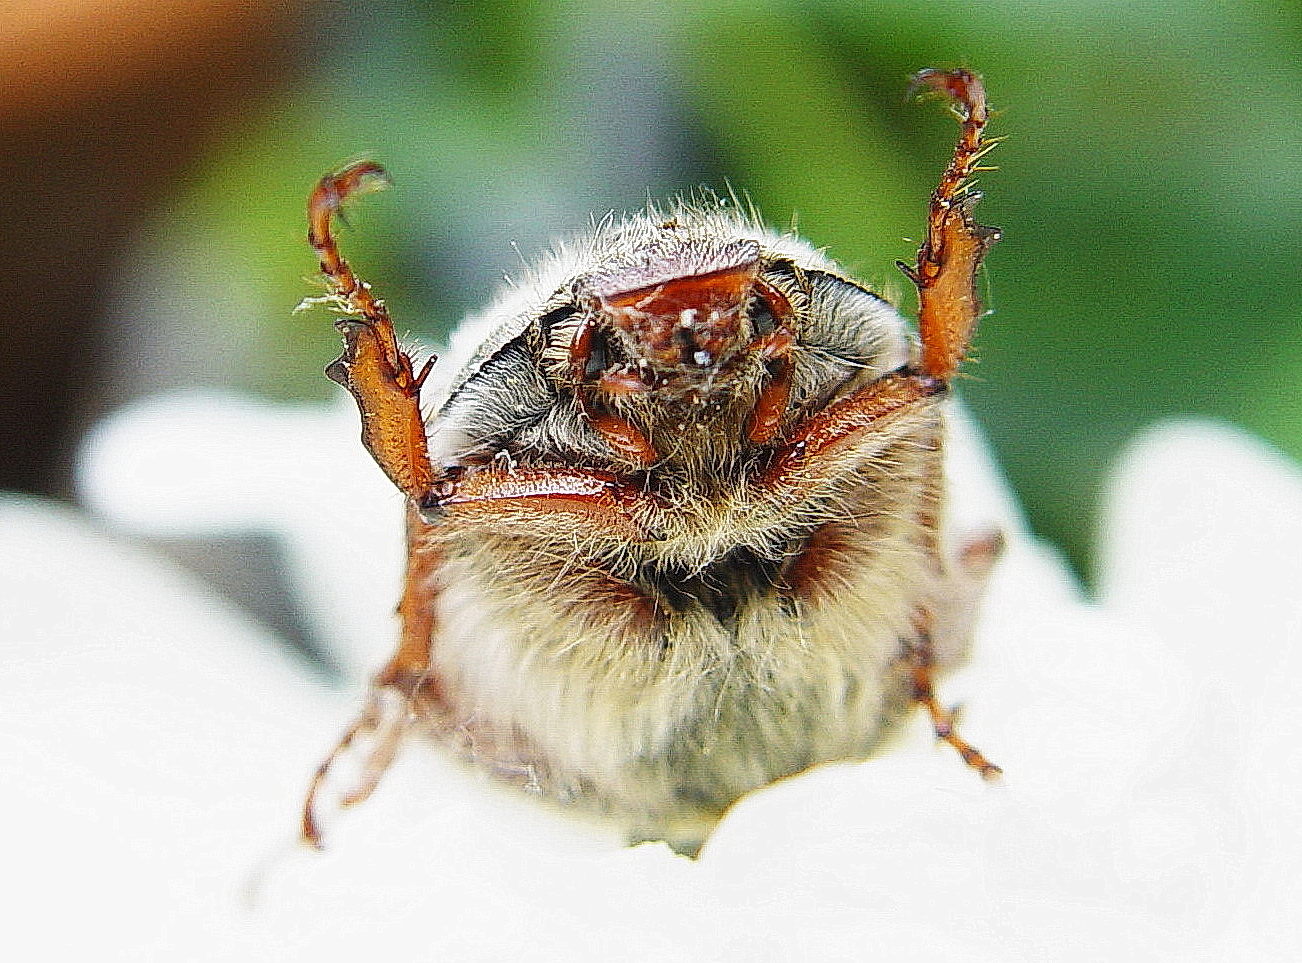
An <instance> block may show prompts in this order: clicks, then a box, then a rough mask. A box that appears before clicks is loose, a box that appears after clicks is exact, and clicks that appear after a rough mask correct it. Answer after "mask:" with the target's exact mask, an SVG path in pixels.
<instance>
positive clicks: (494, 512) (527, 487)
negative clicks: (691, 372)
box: [420, 467, 664, 542]
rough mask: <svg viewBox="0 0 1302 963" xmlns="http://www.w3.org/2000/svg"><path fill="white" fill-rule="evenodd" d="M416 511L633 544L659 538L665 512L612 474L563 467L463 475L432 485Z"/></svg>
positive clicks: (510, 527) (646, 494)
mask: <svg viewBox="0 0 1302 963" xmlns="http://www.w3.org/2000/svg"><path fill="white" fill-rule="evenodd" d="M420 508H421V511H422V513H423V514H424V515H425V516H426V517H427V518H438V517H447V518H449V519H455V518H473V519H474V520H475V524H476V525H479V526H484V525H487V526H490V527H492V526H496V527H501V528H506V529H513V530H519V531H523V532H524V533H538V532H544V531H548V530H549V529H554V530H555V532H556V533H557V534H562V535H573V534H574V533H575V532H576V531H580V532H584V533H591V534H596V535H599V536H604V537H610V538H615V539H618V540H621V541H635V542H646V541H653V540H655V539H656V538H658V537H659V533H660V530H661V528H662V519H663V513H664V507H663V506H662V505H661V504H660V503H659V501H658V500H656V499H655V498H654V497H653V496H651V495H649V494H648V493H646V492H644V491H642V490H641V489H640V488H638V487H636V486H635V485H632V484H630V483H628V482H623V481H620V480H619V479H618V478H617V477H616V476H615V475H612V474H609V473H607V472H600V471H597V470H595V469H583V468H562V467H541V468H519V469H516V470H514V471H508V472H498V471H492V470H487V469H484V470H479V471H475V472H467V473H465V474H463V475H460V476H459V477H456V478H453V479H449V480H447V481H444V482H441V483H440V484H438V485H436V486H435V491H434V492H433V493H432V494H431V495H430V497H429V498H427V499H426V500H425V501H423V502H422V503H421V505H420ZM576 525H578V526H580V527H579V528H576Z"/></svg>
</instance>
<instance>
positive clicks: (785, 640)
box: [431, 444, 971, 851]
mask: <svg viewBox="0 0 1302 963" xmlns="http://www.w3.org/2000/svg"><path fill="white" fill-rule="evenodd" d="M939 457H940V453H939V450H938V448H936V447H934V446H932V445H923V444H905V445H901V446H899V447H897V448H896V449H895V450H893V451H892V452H890V464H889V470H885V469H884V468H883V470H882V471H881V474H880V475H877V474H876V473H875V472H874V471H873V466H862V465H861V466H860V470H859V471H858V472H855V473H853V478H854V480H855V484H854V485H852V486H851V487H849V488H846V489H842V490H839V491H838V493H837V498H836V501H837V507H838V513H839V514H838V516H837V520H836V521H829V522H828V523H827V524H829V525H834V526H836V528H837V532H836V538H835V539H834V542H835V544H834V545H833V546H832V547H830V548H828V547H826V546H823V547H821V548H818V549H817V550H818V551H822V552H824V553H825V554H826V555H827V557H826V558H824V559H822V560H821V562H820V568H819V570H818V574H817V577H816V578H815V579H814V580H813V581H812V582H810V583H809V584H806V585H803V586H800V587H798V588H797V589H791V588H775V589H774V590H773V591H770V592H766V593H765V592H761V593H757V594H755V595H753V596H748V597H746V598H744V599H742V600H741V601H740V602H739V603H738V605H737V607H736V609H735V611H733V612H731V613H729V614H728V616H727V617H726V618H720V616H719V613H718V612H717V611H714V610H712V609H711V608H710V606H708V605H707V604H693V602H692V601H691V599H690V598H689V599H688V600H687V601H686V602H684V600H683V599H681V598H679V599H674V600H673V601H672V604H671V603H670V601H668V600H667V599H666V598H665V597H656V592H655V591H654V589H652V590H649V591H648V590H645V589H635V588H633V587H632V586H630V584H628V582H626V581H624V580H622V579H620V578H616V577H615V576H614V575H613V574H612V573H611V571H610V568H609V566H608V565H604V564H602V563H601V562H600V561H595V560H591V559H588V560H585V558H584V556H583V555H581V554H580V553H576V552H574V551H573V546H566V545H564V544H556V543H552V542H545V543H543V542H539V543H530V542H528V541H525V540H521V539H519V538H514V537H510V538H508V537H500V538H493V537H486V536H484V535H483V534H482V533H477V532H466V533H464V534H461V535H458V534H456V533H450V534H448V535H447V536H446V541H445V542H444V545H443V551H444V561H443V563H442V565H441V567H440V569H439V571H438V573H437V575H436V579H437V585H436V591H437V598H438V624H437V627H436V629H435V634H434V638H433V639H432V650H431V670H432V674H433V676H434V677H435V678H436V679H437V681H438V687H439V692H440V696H441V699H442V703H443V705H442V710H443V712H442V713H441V718H440V719H439V722H438V726H437V728H438V729H439V734H440V736H442V737H443V738H447V739H450V740H451V741H452V742H453V743H454V744H458V745H459V746H460V748H461V750H462V751H463V752H464V753H466V754H467V755H468V756H469V758H471V759H472V760H473V761H475V762H477V763H479V764H482V765H485V766H488V767H489V768H491V769H492V770H493V771H495V772H496V773H498V774H499V775H504V776H507V777H509V778H513V779H515V780H516V781H518V782H520V783H523V784H525V785H528V786H530V787H533V788H536V789H538V790H540V791H542V792H545V793H548V794H550V795H553V796H555V797H557V798H559V799H565V800H573V801H578V802H581V803H584V802H586V803H589V804H591V805H593V806H594V807H595V808H598V809H600V810H602V811H605V812H607V813H609V814H612V815H614V816H616V817H619V818H622V819H623V820H624V821H625V822H626V824H627V826H628V828H629V830H630V832H631V833H632V834H634V835H635V836H639V837H646V838H667V839H669V840H670V842H671V844H673V845H675V846H677V847H678V848H680V849H683V850H686V851H690V850H692V849H693V848H694V847H695V846H697V845H699V843H700V841H701V840H702V839H703V838H704V836H705V834H706V833H707V832H708V829H709V827H710V826H711V825H712V824H713V822H714V821H715V820H717V818H718V817H719V815H720V814H721V813H722V812H723V811H724V810H725V809H726V807H727V806H728V805H730V804H731V803H732V802H734V801H735V800H736V799H737V798H738V797H740V796H741V795H744V794H745V793H747V792H749V791H751V790H753V789H756V788H759V787H761V786H764V785H766V784H768V783H770V782H772V781H773V780H775V779H778V778H781V777H783V776H786V775H790V774H793V773H796V772H800V771H801V770H804V769H806V768H808V767H810V766H812V765H816V764H818V763H822V762H829V761H836V760H845V759H860V758H863V757H865V756H866V755H868V754H869V753H870V752H871V751H872V750H873V749H874V747H875V746H876V745H877V744H878V743H879V742H880V741H881V739H882V738H883V736H884V734H885V732H886V730H887V729H888V727H889V726H890V724H891V722H892V721H893V720H895V719H896V718H898V717H899V715H900V714H901V713H902V712H903V711H904V710H905V709H906V708H907V707H908V706H909V704H910V701H911V689H910V681H909V677H908V673H907V671H906V670H905V669H904V668H903V666H902V665H901V664H900V659H901V656H902V654H903V653H904V650H905V646H906V645H907V644H908V643H909V642H910V641H912V640H913V639H915V638H916V636H917V631H918V619H919V614H920V613H921V612H927V611H932V610H933V609H934V608H935V606H936V601H937V600H938V599H946V598H954V597H955V594H954V591H953V587H952V586H951V585H950V584H949V583H950V582H951V581H952V576H950V575H948V574H947V572H946V567H945V566H944V564H943V561H942V560H941V559H940V558H938V557H937V553H936V549H935V543H934V532H933V531H931V530H930V529H929V527H928V525H927V519H928V510H929V506H930V505H931V503H932V501H934V497H935V495H936V492H935V491H934V490H933V486H932V485H929V484H928V483H927V482H926V481H925V480H924V479H926V478H938V477H939V472H938V470H936V465H935V462H936V461H937V460H938V459H939ZM901 460H904V461H907V462H910V463H911V464H907V465H902V464H901ZM878 467H881V466H878ZM888 478H889V479H890V480H889V481H884V479H888ZM831 517H832V515H831V513H829V518H831ZM711 537H713V538H717V537H718V536H717V534H715V535H713V536H711ZM813 544H814V543H813V542H811V545H813ZM813 550H815V549H812V548H811V551H813ZM959 594H961V595H963V596H964V597H966V596H968V595H970V594H971V593H959ZM970 615H971V612H970V609H969V608H967V607H965V610H964V611H962V612H958V611H947V612H945V613H944V616H945V617H944V618H943V619H941V620H940V624H939V626H938V627H940V628H942V630H943V632H944V634H945V635H946V636H947V637H946V638H944V639H937V640H936V642H937V643H938V644H937V649H938V651H942V652H945V653H946V654H947V661H953V660H955V659H957V658H961V657H962V654H963V653H964V652H965V650H966V646H967V636H968V635H969V634H970V623H971V618H970ZM941 668H944V666H941Z"/></svg>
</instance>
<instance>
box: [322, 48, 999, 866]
mask: <svg viewBox="0 0 1302 963" xmlns="http://www.w3.org/2000/svg"><path fill="white" fill-rule="evenodd" d="M915 85H916V86H918V87H922V88H927V89H930V90H933V91H939V92H941V93H943V94H945V95H947V96H948V97H949V98H950V100H951V101H952V103H953V104H954V106H955V111H956V113H957V115H958V118H959V122H960V127H961V133H960V137H959V141H958V144H957V146H956V148H955V151H954V156H953V159H952V161H951V162H950V164H949V167H948V168H947V169H946V171H945V173H944V175H943V177H942V178H941V182H940V185H939V187H937V189H936V191H935V192H934V194H933V195H932V199H931V205H930V209H929V214H928V221H927V231H926V236H925V239H924V240H923V243H922V247H921V249H920V250H919V252H918V257H917V262H916V264H914V265H912V266H904V265H901V267H903V268H904V271H905V273H906V274H907V275H908V277H909V278H910V280H912V281H913V283H914V284H915V285H916V287H917V289H918V297H919V309H918V327H919V333H920V344H919V343H916V342H915V341H914V340H913V339H912V337H911V336H910V335H909V334H908V332H907V329H906V328H905V325H904V322H903V320H902V318H901V317H900V315H899V314H898V313H897V312H896V311H895V309H894V308H893V307H891V306H890V305H889V304H888V303H886V302H885V301H883V300H882V299H880V298H879V297H877V296H876V295H874V294H873V293H871V292H870V291H868V290H866V289H865V288H863V287H861V286H860V285H858V284H856V283H855V282H853V281H850V280H848V279H846V278H845V277H844V276H843V275H842V274H841V272H840V271H839V269H838V268H837V267H836V266H835V264H833V263H832V262H831V261H829V260H828V259H827V258H826V257H824V256H823V255H822V254H820V253H819V252H817V251H816V250H815V249H813V248H812V247H810V246H809V245H808V244H806V243H805V242H803V241H801V240H799V239H798V238H795V237H791V236H788V235H777V234H774V233H772V232H770V231H768V230H767V229H765V228H764V227H763V226H761V225H759V224H757V223H755V222H754V221H753V220H752V219H750V218H747V217H743V216H741V215H739V214H738V213H736V212H735V211H734V210H732V209H730V208H728V207H726V206H724V205H721V204H717V203H714V202H708V203H699V202H698V203H686V202H682V203H679V204H677V205H676V206H674V207H673V208H672V209H670V210H667V211H659V210H655V209H652V210H649V211H647V212H644V213H640V214H636V215H632V216H630V217H627V218H625V219H624V220H622V221H609V222H606V223H604V224H602V225H601V226H600V227H598V228H597V229H596V230H595V232H594V233H593V234H592V235H590V236H588V237H585V238H582V239H580V240H578V241H576V242H573V243H572V244H570V245H567V246H565V247H562V248H559V249H558V250H557V251H556V252H555V254H554V255H553V256H552V258H551V259H550V260H548V261H547V262H545V263H544V264H542V265H541V266H540V267H539V268H538V270H537V271H536V273H535V274H534V275H533V276H532V277H531V278H529V279H528V280H527V281H526V282H524V283H523V284H521V285H519V286H517V287H516V288H515V289H513V290H511V291H509V292H507V293H506V294H505V295H504V296H503V297H502V298H501V299H500V300H499V301H498V302H497V303H496V304H495V305H494V306H493V307H492V308H490V309H489V311H487V312H486V313H485V314H484V315H483V316H481V317H478V318H474V319H471V320H470V321H468V322H467V323H466V324H465V325H464V326H463V328H462V330H461V332H460V333H459V334H458V335H457V337H456V338H455V339H454V342H453V346H452V349H453V353H454V355H459V357H458V358H456V361H457V363H455V364H453V365H451V366H445V365H440V366H439V367H438V369H436V372H435V374H436V377H435V378H431V379H429V380H430V384H429V385H428V386H427V385H426V383H425V382H426V379H427V376H428V375H430V373H431V366H430V364H429V363H426V364H425V365H424V367H422V368H421V369H420V370H419V372H418V371H417V370H416V369H415V366H414V365H413V363H412V361H411V358H410V356H409V355H408V354H407V353H406V352H405V351H404V349H403V348H402V346H401V345H400V344H399V343H398V341H397V339H396V338H395V336H394V331H393V325H392V323H391V321H390V319H389V317H388V314H387V311H386V310H385V307H384V304H383V302H382V301H379V300H377V299H376V298H374V297H372V295H371V293H370V289H369V288H368V286H367V285H366V284H364V283H362V282H360V281H359V280H358V279H357V278H356V276H355V275H354V274H353V273H352V271H351V270H350V268H349V266H348V265H347V263H346V262H345V261H344V260H343V258H342V257H340V255H339V253H338V250H337V248H336V244H335V238H334V235H333V233H332V230H331V226H332V219H333V217H334V216H335V214H336V213H337V212H338V210H339V207H340V205H341V204H342V203H343V201H344V200H345V199H347V198H348V197H349V196H350V195H353V194H356V193H358V192H360V191H362V190H365V189H369V188H371V187H374V186H378V185H380V184H381V183H383V182H384V180H385V175H384V173H383V171H382V170H381V169H380V168H379V167H378V166H376V165H374V164H370V163H361V164H355V165H353V166H351V167H348V168H346V169H345V170H343V171H341V172H339V173H337V174H334V175H332V176H329V177H326V178H324V179H323V180H322V181H321V183H320V184H319V185H318V186H317V188H316V190H315V192H314V193H313V195H312V199H311V203H310V222H311V235H310V236H311V242H312V245H313V247H314V248H315V249H316V251H317V253H318V255H319V257H320V261H321V267H322V270H323V271H324V272H325V276H326V278H327V280H328V282H329V283H330V285H331V288H332V292H333V293H332V297H331V299H332V300H333V301H334V302H335V304H336V306H337V307H338V309H339V310H340V311H341V313H342V314H344V315H345V317H344V318H343V319H342V320H340V321H339V322H338V323H337V326H338V328H339V330H340V331H341V333H342V334H343V336H344V353H343V356H342V357H341V358H340V359H339V360H338V361H336V362H335V363H334V364H332V365H331V366H330V368H329V370H328V373H329V375H330V377H331V378H333V379H334V380H336V381H338V382H339V383H340V384H342V385H343V386H344V387H346V388H347V389H348V390H349V391H350V392H352V394H353V396H354V397H355V398H356V400H357V404H358V407H359V408H360V410H361V415H362V426H363V430H362V440H363V443H364V444H365V446H366V448H367V449H368V450H369V451H370V452H371V454H372V455H374V457H375V459H376V461H377V462H379V464H380V467H381V468H383V469H384V471H385V473H386V474H387V475H388V476H389V478H390V479H392V481H393V483H394V484H395V485H396V486H397V487H398V488H399V489H400V490H401V491H402V492H403V494H404V495H405V496H406V498H407V506H408V510H407V525H408V529H407V538H408V569H407V576H406V584H405V588H404V590H403V594H402V600H401V602H400V604H399V616H400V619H401V624H402V628H401V636H400V641H399V644H398V649H397V651H396V653H395V654H394V656H393V657H392V659H391V660H390V661H389V664H388V665H387V666H385V668H384V669H382V670H381V671H380V673H379V674H378V675H377V676H376V677H375V680H374V682H373V684H372V689H371V696H370V700H369V702H368V704H367V707H366V709H365V711H364V712H363V714H362V716H361V717H360V718H359V719H358V720H357V722H356V723H355V724H354V725H353V727H352V728H351V729H350V730H349V731H348V733H347V734H346V735H345V736H344V738H343V740H342V742H341V743H340V744H339V746H338V748H337V749H336V750H335V751H334V753H333V754H332V755H331V756H330V757H329V758H328V759H327V760H326V761H325V762H324V763H323V764H322V766H321V768H320V770H319V771H318V773H317V775H316V778H315V779H314V780H313V782H312V787H311V790H310V792H309V795H308V799H307V803H306V806H305V810H304V818H303V833H304V836H305V838H306V839H307V840H309V841H310V842H312V843H314V844H319V842H320V829H319V826H318V808H319V806H320V804H321V797H322V792H323V789H324V787H326V786H327V785H328V784H331V783H334V782H338V781H339V779H338V773H337V769H338V763H339V762H340V760H341V759H344V758H349V759H351V760H353V761H358V762H360V763H361V767H362V769H361V772H360V774H358V775H357V776H356V777H355V779H353V780H352V782H351V784H350V785H348V786H346V787H345V790H344V791H343V792H342V800H343V802H344V804H349V803H353V802H357V801H360V800H362V799H365V798H366V796H368V795H369V794H370V792H371V791H372V790H373V788H374V787H375V785H376V782H377V781H378V779H379V778H380V776H381V775H382V773H383V772H384V770H385V768H386V767H387V766H388V765H389V763H390V761H391V760H392V758H393V755H394V753H395V752H396V751H397V749H398V748H399V746H400V745H401V743H402V742H403V740H404V739H405V738H406V737H407V736H408V735H409V734H422V735H428V736H432V737H434V738H437V739H439V740H441V741H442V742H444V743H446V744H448V745H450V746H452V747H454V748H455V749H456V750H457V751H460V752H462V753H464V754H465V756H466V757H467V758H470V759H472V760H474V761H475V762H477V763H478V764H480V765H483V766H486V767H487V768H489V769H490V770H492V771H493V772H495V773H498V774H500V775H501V776H503V777H505V778H508V779H512V780H515V781H518V782H520V783H521V784H524V785H527V786H529V787H531V788H534V789H536V790H539V791H541V792H543V793H545V794H547V795H549V796H551V797H553V798H557V799H561V800H566V801H570V802H573V803H576V804H581V805H584V806H587V807H589V808H594V809H596V810H599V811H601V812H604V813H606V814H608V815H610V816H611V817H612V818H615V819H618V820H620V821H621V822H622V824H623V825H624V826H625V828H626V829H627V831H628V834H629V836H630V838H633V839H664V840H666V841H668V842H669V843H670V844H671V845H672V846H674V847H675V848H677V849H679V850H680V851H683V852H695V851H696V850H697V849H698V848H699V846H700V845H701V843H702V841H703V840H704V839H705V837H706V835H707V834H708V832H709V830H710V828H711V827H712V826H713V825H714V823H715V822H717V820H718V819H719V818H720V817H721V815H722V814H723V812H724V811H725V810H726V809H727V808H728V806H729V805H731V804H732V803H733V802H734V801H735V800H736V799H737V798H738V797H740V796H742V795H743V794H745V793H747V792H749V791H751V790H753V789H755V788H757V787H760V786H763V785H766V784H767V783H770V782H772V781H774V780H775V779H778V778H781V777H783V776H787V775H790V774H792V773H796V772H799V771H802V770H804V769H806V768H808V767H809V766H812V765H815V764H817V763H820V762H826V761H831V760H840V759H857V758H863V757H865V756H867V755H868V754H870V753H871V752H872V751H873V750H874V748H875V747H877V745H878V744H879V743H880V742H881V740H882V738H883V736H884V734H885V733H886V732H887V731H888V730H889V728H890V726H891V725H892V724H893V723H894V722H895V721H896V720H898V719H899V718H901V717H903V716H904V715H905V714H906V711H907V710H908V709H909V708H910V707H911V706H914V705H922V706H923V707H925V708H926V710H927V711H928V712H929V713H930V715H931V719H932V722H933V725H934V727H935V730H936V733H937V735H938V736H939V737H940V738H941V739H943V740H944V741H946V742H948V743H949V744H951V745H952V746H954V747H955V748H956V749H957V750H958V751H959V753H961V754H962V756H963V758H964V759H965V760H966V761H967V763H968V764H969V765H970V766H972V767H973V768H974V769H976V770H977V771H978V772H980V773H981V774H982V775H983V776H986V777H992V776H994V775H997V774H998V772H999V770H998V768H997V767H995V766H994V765H993V764H991V763H990V762H989V761H988V760H986V758H985V757H984V756H982V755H981V753H980V752H978V751H977V750H976V749H974V748H973V747H972V746H971V745H969V744H968V743H967V742H965V741H964V740H963V739H961V738H960V737H959V735H958V734H957V732H956V731H955V730H954V726H953V724H952V721H953V720H952V714H951V713H950V712H948V711H946V710H944V709H942V708H941V706H940V705H939V703H938V702H937V699H936V696H935V693H934V690H933V682H932V680H933V676H934V675H935V674H936V673H937V672H938V671H941V670H945V669H948V668H950V667H952V666H953V665H955V664H956V663H958V662H959V661H961V660H962V658H963V657H964V655H965V653H966V650H967V648H968V645H969V642H970V637H971V632H972V624H973V618H974V615H973V612H974V608H975V605H976V601H977V599H978V597H979V595H980V588H981V586H982V584H983V583H984V580H985V578H986V576H987V574H988V572H989V570H990V567H991V565H992V564H993V562H994V560H995V558H996V557H997V555H998V552H999V540H998V537H997V536H989V535H988V536H985V537H983V538H977V539H973V540H972V541H970V542H969V543H967V544H966V545H963V546H957V547H952V546H947V545H945V544H943V543H942V538H941V536H940V516H941V511H942V508H943V505H942V500H943V498H942V467H943V433H944V432H943V429H944V425H943V421H944V414H943V403H944V399H945V396H946V393H947V389H948V386H949V383H950V381H951V380H952V379H953V377H954V376H955V374H956V373H957V371H958V369H959V366H960V364H961V362H962V361H963V357H964V355H965V353H966V352H967V349H968V344H969V341H970V340H971V336H972V332H973V329H974V328H975V326H976V323H977V321H978V319H979V317H980V315H981V306H980V301H979V298H978V293H977V284H976V280H977V277H976V276H977V271H978V268H979V266H980V264H981V261H982V258H983V257H984V256H985V253H986V251H987V250H988V248H989V247H990V246H991V244H992V243H993V242H994V241H995V240H997V238H998V232H996V231H994V230H991V229H989V228H985V227H982V226H980V225H978V224H977V223H976V222H975V221H974V220H973V218H972V207H973V204H974V203H975V202H976V200H977V197H978V195H977V194H976V193H975V192H973V191H971V190H970V189H969V188H968V184H969V181H970V178H971V175H972V174H973V172H974V171H976V170H978V169H979V167H978V165H979V163H980V160H981V158H982V157H983V156H984V154H985V153H986V152H987V151H988V150H989V149H990V148H991V147H992V146H993V144H992V142H991V141H988V140H986V139H984V130H985V126H986V121H987V108H986V102H985V92H984V89H983V86H982V83H981V80H980V79H979V78H978V77H977V76H976V75H974V74H972V73H970V72H968V71H963V70H958V71H948V72H944V71H935V70H926V71H923V72H921V73H920V74H918V75H917V77H916V78H915ZM444 372H446V376H445V375H444ZM436 382H437V383H436ZM422 389H427V390H425V391H423V390H422ZM422 401H426V402H432V404H433V409H432V410H433V413H432V415H430V416H428V417H427V416H426V414H425V413H424V411H423V410H422ZM332 777H333V778H332Z"/></svg>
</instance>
